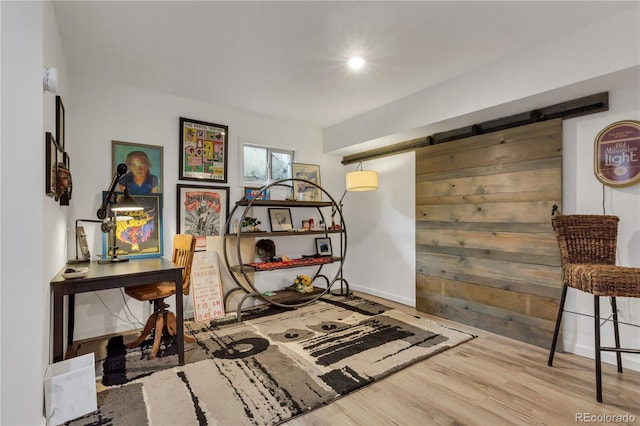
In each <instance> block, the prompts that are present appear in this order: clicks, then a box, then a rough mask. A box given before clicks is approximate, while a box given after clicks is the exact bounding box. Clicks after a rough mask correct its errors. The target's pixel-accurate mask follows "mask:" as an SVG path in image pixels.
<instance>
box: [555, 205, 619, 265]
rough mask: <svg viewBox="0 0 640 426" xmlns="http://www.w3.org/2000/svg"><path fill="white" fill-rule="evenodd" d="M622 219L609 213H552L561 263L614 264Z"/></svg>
mask: <svg viewBox="0 0 640 426" xmlns="http://www.w3.org/2000/svg"><path fill="white" fill-rule="evenodd" d="M619 221H620V219H619V218H618V217H617V216H607V215H586V214H576V215H561V214H559V215H555V216H551V224H552V226H553V230H554V232H555V234H556V240H557V241H558V247H559V248H560V258H561V262H562V265H563V266H564V265H566V264H568V263H589V264H604V265H615V264H616V244H617V241H618V222H619Z"/></svg>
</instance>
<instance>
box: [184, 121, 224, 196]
mask: <svg viewBox="0 0 640 426" xmlns="http://www.w3.org/2000/svg"><path fill="white" fill-rule="evenodd" d="M228 140H229V127H228V126H225V125H223V124H214V123H207V122H206V121H198V120H191V119H189V118H184V117H180V149H179V151H180V173H179V178H180V179H183V180H200V181H209V182H221V183H226V182H227V151H228V143H227V141H228Z"/></svg>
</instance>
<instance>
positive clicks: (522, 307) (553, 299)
mask: <svg viewBox="0 0 640 426" xmlns="http://www.w3.org/2000/svg"><path fill="white" fill-rule="evenodd" d="M561 185H562V121H561V120H560V119H557V120H551V121H544V122H540V123H535V124H530V125H527V126H521V127H516V128H512V129H507V130H503V131H497V132H494V133H488V134H483V135H479V136H474V137H470V138H467V139H461V140H458V141H453V142H447V143H442V144H439V145H434V146H428V147H425V148H421V149H419V150H418V151H416V256H417V258H416V268H417V270H416V306H417V309H419V310H420V311H423V312H427V313H430V314H434V315H438V316H441V317H445V318H449V319H452V320H455V321H458V322H461V323H464V324H469V325H472V326H475V327H478V328H481V329H484V330H488V331H492V332H495V333H498V334H501V335H505V336H509V337H512V338H515V339H517V340H521V341H525V342H529V343H532V344H535V345H538V346H542V347H549V345H550V342H551V337H552V335H553V325H554V321H555V317H556V314H557V309H558V299H559V297H560V290H561V281H560V277H561V270H560V255H559V252H558V248H557V245H556V240H555V237H554V235H553V230H552V228H551V222H550V215H551V209H552V206H553V204H558V205H559V206H560V205H561V204H560V203H561V200H562V188H561Z"/></svg>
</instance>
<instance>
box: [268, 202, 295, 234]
mask: <svg viewBox="0 0 640 426" xmlns="http://www.w3.org/2000/svg"><path fill="white" fill-rule="evenodd" d="M269 224H270V225H271V232H280V231H291V229H293V225H292V223H291V209H289V208H278V209H269Z"/></svg>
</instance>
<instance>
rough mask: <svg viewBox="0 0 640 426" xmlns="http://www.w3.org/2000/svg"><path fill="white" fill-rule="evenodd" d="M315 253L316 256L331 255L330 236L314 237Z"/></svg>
mask: <svg viewBox="0 0 640 426" xmlns="http://www.w3.org/2000/svg"><path fill="white" fill-rule="evenodd" d="M316 253H317V254H318V256H333V250H332V249H331V238H316Z"/></svg>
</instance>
